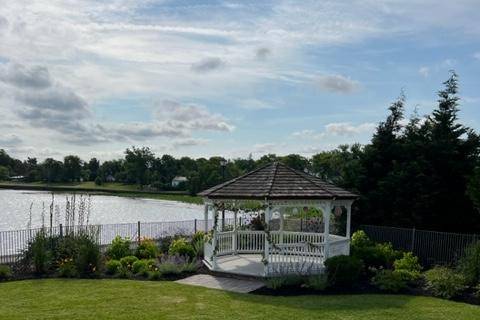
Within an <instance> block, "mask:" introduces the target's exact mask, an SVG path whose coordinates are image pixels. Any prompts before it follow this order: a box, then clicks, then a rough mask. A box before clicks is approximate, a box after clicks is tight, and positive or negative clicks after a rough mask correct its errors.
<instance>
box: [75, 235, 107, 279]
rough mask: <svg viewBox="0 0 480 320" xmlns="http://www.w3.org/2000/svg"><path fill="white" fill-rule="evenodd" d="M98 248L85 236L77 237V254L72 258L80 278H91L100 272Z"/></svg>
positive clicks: (93, 241)
mask: <svg viewBox="0 0 480 320" xmlns="http://www.w3.org/2000/svg"><path fill="white" fill-rule="evenodd" d="M100 258H101V253H100V247H99V246H98V244H97V243H96V242H95V240H94V239H92V238H91V237H89V236H87V235H80V236H79V237H78V252H77V255H76V257H75V258H74V261H75V265H76V268H77V271H78V273H79V275H80V276H91V275H93V274H96V273H97V272H98V270H100V261H101V259H100Z"/></svg>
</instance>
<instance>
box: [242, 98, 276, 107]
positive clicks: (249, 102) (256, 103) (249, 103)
mask: <svg viewBox="0 0 480 320" xmlns="http://www.w3.org/2000/svg"><path fill="white" fill-rule="evenodd" d="M239 106H240V108H242V109H246V110H267V109H275V108H276V106H273V105H272V104H270V103H268V102H265V101H262V100H258V99H246V100H243V101H241V102H240V104H239Z"/></svg>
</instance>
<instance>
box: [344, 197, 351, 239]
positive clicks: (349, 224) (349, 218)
mask: <svg viewBox="0 0 480 320" xmlns="http://www.w3.org/2000/svg"><path fill="white" fill-rule="evenodd" d="M345 207H346V208H347V230H346V232H345V237H346V238H347V239H350V232H351V221H352V202H349V203H348V204H347V205H346V206H345Z"/></svg>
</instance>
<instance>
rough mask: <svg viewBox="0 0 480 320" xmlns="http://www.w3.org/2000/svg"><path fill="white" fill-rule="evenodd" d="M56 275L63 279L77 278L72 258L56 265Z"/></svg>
mask: <svg viewBox="0 0 480 320" xmlns="http://www.w3.org/2000/svg"><path fill="white" fill-rule="evenodd" d="M58 275H59V276H60V277H63V278H75V277H77V276H78V271H77V267H76V266H75V262H74V261H73V258H65V259H63V260H61V261H60V262H59V264H58Z"/></svg>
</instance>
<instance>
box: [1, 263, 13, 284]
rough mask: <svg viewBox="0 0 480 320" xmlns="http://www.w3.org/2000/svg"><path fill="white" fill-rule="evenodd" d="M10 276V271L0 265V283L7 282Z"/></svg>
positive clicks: (5, 266) (7, 267)
mask: <svg viewBox="0 0 480 320" xmlns="http://www.w3.org/2000/svg"><path fill="white" fill-rule="evenodd" d="M11 276H12V269H11V268H10V267H9V266H7V265H4V264H0V281H2V280H8V279H10V277H11Z"/></svg>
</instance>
